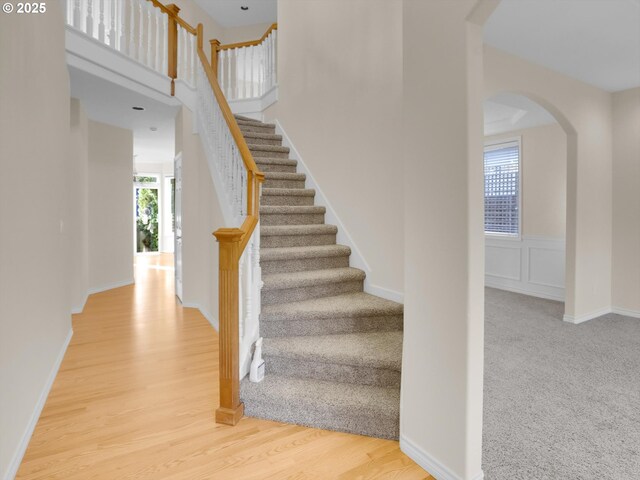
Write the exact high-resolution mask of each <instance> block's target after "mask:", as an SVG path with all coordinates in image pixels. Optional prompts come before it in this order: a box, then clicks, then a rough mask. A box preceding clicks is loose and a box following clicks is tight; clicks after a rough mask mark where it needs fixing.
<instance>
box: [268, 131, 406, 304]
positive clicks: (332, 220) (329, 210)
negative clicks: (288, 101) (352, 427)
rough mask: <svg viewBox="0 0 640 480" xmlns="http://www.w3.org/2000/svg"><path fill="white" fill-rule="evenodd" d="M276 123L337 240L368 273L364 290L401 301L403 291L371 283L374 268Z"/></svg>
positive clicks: (359, 266)
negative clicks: (314, 193) (335, 229)
mask: <svg viewBox="0 0 640 480" xmlns="http://www.w3.org/2000/svg"><path fill="white" fill-rule="evenodd" d="M274 123H275V124H276V133H277V134H279V135H282V145H283V146H285V147H289V156H290V158H292V159H293V160H297V161H298V169H299V171H300V173H304V174H305V175H306V176H307V185H306V188H311V189H314V190H315V191H316V197H315V199H316V203H317V204H318V205H320V206H323V207H325V208H326V213H325V222H326V223H327V224H329V225H335V226H337V227H338V234H337V236H336V240H337V242H338V243H339V244H342V245H347V246H348V247H349V248H351V258H350V263H351V265H352V266H353V267H355V268H359V269H360V270H363V271H364V272H365V273H366V275H367V276H366V277H365V280H364V291H365V292H367V293H370V294H371V295H377V296H379V297H382V298H386V299H387V300H392V301H394V302H401V301H402V299H403V298H404V296H403V294H402V293H400V292H395V291H393V290H389V289H386V288H383V287H380V286H377V285H372V284H371V280H370V276H371V271H372V270H371V267H370V266H369V263H367V261H366V259H365V258H364V255H362V252H361V251H360V249H359V248H358V246H357V245H356V242H354V241H353V238H352V237H351V235H350V234H349V231H348V230H347V229H346V228H345V226H344V224H343V223H342V221H341V220H340V217H339V216H338V214H337V213H336V211H335V209H334V208H333V206H332V205H331V203H330V202H329V200H328V199H327V197H326V195H325V194H324V192H323V191H322V189H321V188H320V186H319V185H318V182H317V181H316V179H315V178H314V176H313V174H312V173H311V171H310V170H309V167H307V164H306V163H305V162H304V160H303V159H302V156H301V155H300V152H298V150H297V149H296V147H295V145H294V144H293V142H292V141H291V139H290V138H289V136H288V135H287V132H285V131H284V128H282V124H281V123H280V121H279V120H278V119H276V120H274Z"/></svg>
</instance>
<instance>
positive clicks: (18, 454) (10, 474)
mask: <svg viewBox="0 0 640 480" xmlns="http://www.w3.org/2000/svg"><path fill="white" fill-rule="evenodd" d="M72 336H73V329H72V328H69V333H68V334H67V338H66V339H65V340H64V343H63V344H62V348H60V352H59V353H58V356H57V357H56V360H55V362H54V363H53V367H52V368H51V371H50V372H49V377H47V382H46V383H45V385H44V388H43V389H42V392H41V393H40V397H39V398H38V402H37V403H36V406H35V408H34V409H33V413H32V414H31V418H30V419H29V423H28V424H27V427H26V429H25V431H24V433H23V434H22V439H21V440H20V443H18V446H17V447H16V450H15V452H14V453H13V457H12V458H11V461H10V462H9V466H8V468H7V470H6V473H5V475H4V480H12V479H13V478H15V476H16V473H18V468H20V464H21V463H22V457H24V454H25V452H26V451H27V447H28V446H29V441H30V440H31V435H33V431H34V430H35V428H36V425H37V423H38V420H39V419H40V414H41V413H42V409H43V408H44V404H45V402H46V401H47V397H48V396H49V391H50V390H51V387H52V386H53V382H54V381H55V379H56V375H58V370H60V365H61V364H62V359H63V358H64V354H65V353H66V352H67V347H68V346H69V343H70V342H71V337H72Z"/></svg>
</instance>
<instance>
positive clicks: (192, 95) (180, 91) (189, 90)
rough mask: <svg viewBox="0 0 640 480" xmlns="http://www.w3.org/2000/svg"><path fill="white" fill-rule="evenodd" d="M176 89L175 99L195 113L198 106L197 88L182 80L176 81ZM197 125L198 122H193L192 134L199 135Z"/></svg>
mask: <svg viewBox="0 0 640 480" xmlns="http://www.w3.org/2000/svg"><path fill="white" fill-rule="evenodd" d="M175 87H176V94H175V98H177V99H178V100H180V101H181V102H182V104H183V105H184V106H185V107H187V108H188V109H189V110H190V111H191V112H195V111H196V105H197V102H198V92H197V91H196V89H195V87H192V86H190V85H189V84H188V83H186V82H184V81H182V80H180V79H176V80H175ZM197 123H198V122H193V125H192V127H193V128H192V132H191V133H198V131H197Z"/></svg>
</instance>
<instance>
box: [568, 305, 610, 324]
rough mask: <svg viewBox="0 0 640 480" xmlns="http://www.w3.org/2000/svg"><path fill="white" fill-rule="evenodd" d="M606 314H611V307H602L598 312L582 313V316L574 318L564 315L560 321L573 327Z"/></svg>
mask: <svg viewBox="0 0 640 480" xmlns="http://www.w3.org/2000/svg"><path fill="white" fill-rule="evenodd" d="M607 313H611V307H602V308H600V309H598V310H595V311H593V312H590V313H584V314H582V315H578V316H577V317H574V316H573V315H567V314H565V315H564V316H563V317H562V320H564V321H565V322H567V323H573V324H574V325H578V324H580V323H584V322H587V321H589V320H593V319H594V318H598V317H601V316H602V315H606V314H607Z"/></svg>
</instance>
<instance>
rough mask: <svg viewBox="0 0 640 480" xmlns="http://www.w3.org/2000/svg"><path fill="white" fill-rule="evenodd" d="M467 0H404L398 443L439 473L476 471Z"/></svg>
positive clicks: (475, 255) (474, 217)
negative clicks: (402, 306)
mask: <svg viewBox="0 0 640 480" xmlns="http://www.w3.org/2000/svg"><path fill="white" fill-rule="evenodd" d="M475 4H476V2H474V1H473V0H459V1H456V2H420V1H413V0H407V1H405V2H404V4H403V5H404V12H403V23H402V25H403V42H404V48H403V55H404V63H403V124H402V127H403V135H402V137H400V139H399V140H400V142H401V143H402V145H403V158H404V172H405V174H404V220H405V221H404V232H405V235H404V262H405V275H404V276H405V282H404V284H405V309H404V346H403V362H402V395H401V408H400V446H401V448H402V449H403V451H404V452H406V453H407V454H409V455H410V456H411V457H412V458H413V459H414V460H416V461H417V462H418V463H420V465H422V466H424V467H425V468H426V469H427V470H428V471H429V472H430V473H431V474H432V475H433V476H434V477H435V478H438V479H463V480H471V479H477V478H480V475H481V454H482V382H483V380H482V379H483V358H484V352H483V349H484V308H483V306H484V291H483V283H484V282H483V276H484V254H483V253H484V252H483V245H484V238H483V237H484V234H483V169H482V161H481V159H482V145H483V131H482V130H483V127H482V123H483V120H482V108H483V107H482V101H483V94H482V61H483V60H482V53H483V52H482V30H481V27H480V26H477V25H475V24H471V23H469V22H467V21H466V20H465V19H466V17H467V15H469V14H470V12H471V10H472V8H474V6H475ZM477 21H480V20H477ZM384 39H385V40H386V36H384ZM386 252H387V251H386V250H385V254H386Z"/></svg>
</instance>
